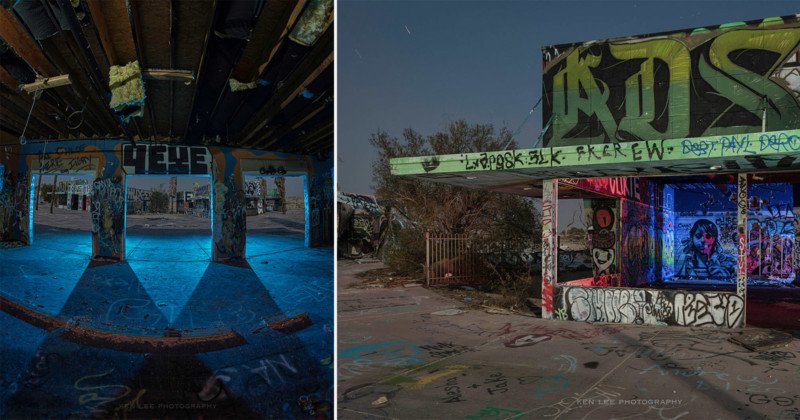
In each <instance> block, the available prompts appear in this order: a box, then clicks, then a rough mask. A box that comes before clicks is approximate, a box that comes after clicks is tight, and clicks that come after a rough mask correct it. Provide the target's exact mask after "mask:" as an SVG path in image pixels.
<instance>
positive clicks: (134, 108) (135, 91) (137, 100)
mask: <svg viewBox="0 0 800 420" xmlns="http://www.w3.org/2000/svg"><path fill="white" fill-rule="evenodd" d="M108 81H109V87H110V88H111V101H110V102H109V104H108V106H109V107H110V108H111V109H113V110H114V111H115V112H117V113H119V114H121V115H122V118H123V119H124V120H125V121H126V122H127V121H128V120H129V119H130V118H131V117H141V116H142V115H143V114H144V99H145V93H144V82H143V81H142V72H141V71H140V69H139V62H138V61H132V62H130V63H128V64H126V65H124V66H111V68H110V69H109V71H108Z"/></svg>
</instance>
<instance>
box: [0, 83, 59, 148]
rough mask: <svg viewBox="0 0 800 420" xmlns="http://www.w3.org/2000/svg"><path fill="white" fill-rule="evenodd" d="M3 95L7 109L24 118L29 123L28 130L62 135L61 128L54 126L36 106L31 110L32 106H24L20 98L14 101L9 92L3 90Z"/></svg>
mask: <svg viewBox="0 0 800 420" xmlns="http://www.w3.org/2000/svg"><path fill="white" fill-rule="evenodd" d="M3 94H4V95H3V97H4V98H5V99H6V103H5V106H6V108H8V109H10V110H12V111H13V112H14V113H15V114H16V115H18V116H21V117H23V118H24V119H25V120H26V121H27V123H28V130H30V129H32V128H33V127H37V128H38V127H41V128H40V131H41V132H43V133H47V134H56V135H58V134H60V132H61V130H60V129H59V127H57V126H56V125H55V124H53V122H52V121H51V120H50V119H49V118H48V117H47V116H46V115H44V114H43V113H42V112H41V111H40V110H37V109H36V106H35V105H34V106H33V109H31V104H27V105H26V104H23V103H22V102H21V101H20V98H19V97H17V98H14V99H13V100H12V99H11V98H9V97H8V96H7V94H8V92H6V91H5V89H3ZM48 137H52V135H48Z"/></svg>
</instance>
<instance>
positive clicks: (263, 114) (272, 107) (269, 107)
mask: <svg viewBox="0 0 800 420" xmlns="http://www.w3.org/2000/svg"><path fill="white" fill-rule="evenodd" d="M320 41H324V42H318V43H317V45H316V46H315V47H314V49H312V50H311V52H310V53H309V54H308V56H307V57H306V58H305V60H303V62H302V63H300V65H298V68H297V69H296V70H295V71H294V72H292V74H291V75H290V76H289V77H288V78H287V80H286V82H285V83H284V84H283V86H281V87H280V88H279V89H278V91H276V92H275V94H274V95H273V96H272V98H270V100H269V101H268V102H267V103H266V104H265V105H264V107H263V108H261V110H260V111H258V112H256V113H254V114H253V116H251V117H250V122H249V123H247V124H246V125H245V128H244V130H242V131H241V133H240V135H239V139H241V140H240V141H239V143H242V144H244V143H247V142H248V141H249V140H250V139H251V138H252V137H253V136H254V135H256V134H257V133H258V131H260V127H259V126H263V124H264V122H266V121H269V120H270V119H272V117H273V116H275V114H277V113H278V112H279V111H280V110H281V104H283V103H284V102H285V101H286V99H287V98H288V97H290V96H289V95H291V92H293V91H296V88H293V87H295V86H299V85H300V84H302V83H305V82H306V81H307V80H308V77H309V75H310V74H312V73H317V74H318V73H321V72H322V70H324V67H323V68H322V69H320V67H321V65H322V64H323V63H324V62H326V61H328V60H329V59H330V60H332V59H333V31H328V32H326V34H325V35H324V36H323V39H321V40H320ZM325 67H327V66H325ZM290 89H291V91H290Z"/></svg>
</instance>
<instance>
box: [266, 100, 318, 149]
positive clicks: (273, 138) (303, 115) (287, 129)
mask: <svg viewBox="0 0 800 420" xmlns="http://www.w3.org/2000/svg"><path fill="white" fill-rule="evenodd" d="M327 106H328V104H327V103H325V102H323V103H319V102H317V103H314V102H312V103H310V104H308V106H307V107H306V108H305V109H303V110H302V111H300V112H298V113H297V115H295V116H294V118H292V119H291V120H289V121H287V122H286V124H283V125H282V126H281V127H277V128H275V129H273V130H270V132H269V133H268V134H267V135H266V136H264V137H262V139H261V141H259V142H256V146H255V148H262V147H263V149H264V150H268V149H269V147H270V146H272V145H273V144H275V143H276V142H277V141H278V140H280V139H281V138H283V136H285V135H287V134H289V133H291V132H292V131H294V130H295V129H297V128H298V127H300V126H301V125H303V124H305V123H306V121H308V120H310V119H311V118H313V117H314V116H315V115H317V114H319V113H320V112H322V110H323V109H325V108H326V107H327ZM267 140H269V141H267ZM262 145H263V146H262Z"/></svg>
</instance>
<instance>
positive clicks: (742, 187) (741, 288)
mask: <svg viewBox="0 0 800 420" xmlns="http://www.w3.org/2000/svg"><path fill="white" fill-rule="evenodd" d="M738 181H739V182H738V183H737V185H738V191H737V193H738V194H737V196H738V200H737V201H738V211H737V218H736V232H737V233H738V244H739V246H737V247H736V248H737V264H736V294H737V295H738V296H739V297H740V298H742V304H743V305H744V307H743V308H742V325H741V326H744V325H745V322H746V321H747V320H746V317H747V311H746V309H747V242H748V241H747V202H748V201H749V200H748V194H747V174H746V173H740V174H739V179H738Z"/></svg>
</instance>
